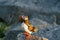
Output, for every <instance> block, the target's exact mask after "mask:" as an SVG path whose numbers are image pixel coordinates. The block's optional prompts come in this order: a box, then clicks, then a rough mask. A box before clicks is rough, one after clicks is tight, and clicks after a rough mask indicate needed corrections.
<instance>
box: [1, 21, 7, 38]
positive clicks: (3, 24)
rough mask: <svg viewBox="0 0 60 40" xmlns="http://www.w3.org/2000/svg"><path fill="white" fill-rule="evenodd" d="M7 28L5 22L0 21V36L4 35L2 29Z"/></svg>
mask: <svg viewBox="0 0 60 40" xmlns="http://www.w3.org/2000/svg"><path fill="white" fill-rule="evenodd" d="M6 28H7V25H6V24H5V23H2V22H0V38H3V37H4V36H5V35H4V31H5V29H6Z"/></svg>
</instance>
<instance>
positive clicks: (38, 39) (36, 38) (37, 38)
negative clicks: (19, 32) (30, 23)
mask: <svg viewBox="0 0 60 40" xmlns="http://www.w3.org/2000/svg"><path fill="white" fill-rule="evenodd" d="M29 40H48V39H47V38H43V37H38V36H34V35H31V38H30V39H29Z"/></svg>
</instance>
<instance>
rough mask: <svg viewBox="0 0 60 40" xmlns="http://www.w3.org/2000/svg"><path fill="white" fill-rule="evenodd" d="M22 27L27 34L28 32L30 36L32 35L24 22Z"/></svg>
mask: <svg viewBox="0 0 60 40" xmlns="http://www.w3.org/2000/svg"><path fill="white" fill-rule="evenodd" d="M21 27H22V28H23V29H24V30H25V31H26V32H28V33H29V34H32V32H31V31H29V29H28V26H27V25H26V24H25V23H24V22H23V23H22V24H21Z"/></svg>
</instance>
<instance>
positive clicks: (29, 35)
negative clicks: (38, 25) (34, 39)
mask: <svg viewBox="0 0 60 40" xmlns="http://www.w3.org/2000/svg"><path fill="white" fill-rule="evenodd" d="M23 34H24V35H25V36H26V40H29V38H30V37H31V34H29V33H27V32H24V33H23Z"/></svg>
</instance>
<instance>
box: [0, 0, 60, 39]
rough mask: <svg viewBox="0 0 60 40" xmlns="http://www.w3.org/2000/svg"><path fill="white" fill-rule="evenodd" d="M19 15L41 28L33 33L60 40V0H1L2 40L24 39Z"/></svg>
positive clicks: (0, 25)
mask: <svg viewBox="0 0 60 40" xmlns="http://www.w3.org/2000/svg"><path fill="white" fill-rule="evenodd" d="M19 15H27V16H29V21H30V22H31V23H32V24H33V25H34V26H35V27H37V28H38V29H39V31H38V32H36V33H34V34H33V35H37V36H40V37H46V38H48V39H49V40H60V0H0V40H17V38H20V37H21V39H20V40H23V38H24V36H23V35H22V34H21V33H22V29H21V27H20V24H21V23H20V22H19V18H18V16H19ZM18 34H20V36H19V37H17V35H18Z"/></svg>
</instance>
